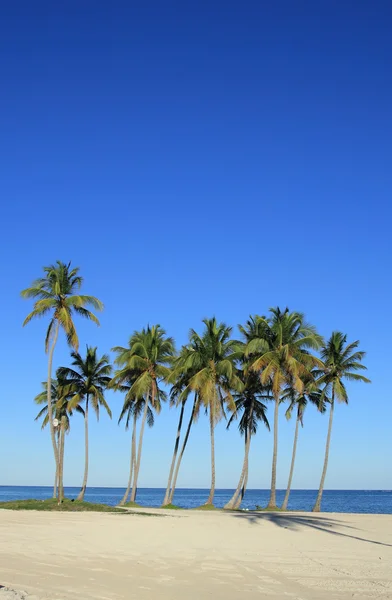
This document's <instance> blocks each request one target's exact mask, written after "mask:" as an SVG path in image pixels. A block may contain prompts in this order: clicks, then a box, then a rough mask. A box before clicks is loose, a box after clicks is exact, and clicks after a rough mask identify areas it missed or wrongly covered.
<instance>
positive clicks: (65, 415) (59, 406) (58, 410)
mask: <svg viewBox="0 0 392 600" xmlns="http://www.w3.org/2000/svg"><path fill="white" fill-rule="evenodd" d="M56 375H57V373H56ZM51 385H52V391H51V402H52V414H53V419H54V420H56V421H57V426H56V434H57V447H58V449H59V463H58V465H59V467H61V465H62V464H63V463H64V441H65V439H64V434H65V433H69V431H70V429H71V424H70V416H71V415H72V410H70V409H69V404H68V403H69V398H70V393H69V390H68V389H67V387H66V386H65V385H64V381H62V380H61V377H57V378H56V379H52V382H51ZM42 387H43V390H42V392H40V393H39V394H38V395H37V396H36V397H35V398H34V402H35V403H36V404H38V405H40V406H41V405H43V404H44V405H45V406H43V407H42V408H41V410H40V411H39V412H38V414H37V416H36V417H35V421H39V420H40V419H42V424H41V429H45V427H46V426H47V425H48V423H49V415H48V405H47V389H46V387H47V382H46V381H44V382H43V383H42ZM76 411H77V412H80V413H82V414H83V415H84V410H83V408H82V407H81V406H77V407H76ZM59 481H62V478H61V477H59V468H56V475H55V482H54V488H53V493H54V494H55V495H56V491H57V487H58V483H59ZM60 487H61V486H60ZM59 492H60V494H59V500H60V501H61V496H62V490H59Z"/></svg>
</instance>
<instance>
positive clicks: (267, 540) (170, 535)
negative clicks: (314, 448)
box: [0, 510, 392, 600]
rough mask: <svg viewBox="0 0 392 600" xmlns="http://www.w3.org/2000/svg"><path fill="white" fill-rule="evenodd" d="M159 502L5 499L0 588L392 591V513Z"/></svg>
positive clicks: (136, 595) (148, 592)
mask: <svg viewBox="0 0 392 600" xmlns="http://www.w3.org/2000/svg"><path fill="white" fill-rule="evenodd" d="M156 512H157V513H158V514H159V516H153V517H146V516H143V515H141V514H137V515H130V514H98V513H74V514H72V513H63V514H56V513H48V512H42V513H40V512H30V511H23V512H22V511H20V512H19V511H18V512H16V511H15V512H14V511H8V510H0V585H1V586H5V587H7V586H8V587H9V588H11V589H15V590H25V591H26V595H25V596H23V595H19V596H17V595H14V596H13V595H10V594H11V592H9V591H5V589H3V590H0V600H20V598H26V600H37V597H38V598H40V599H41V600H43V599H50V600H54V599H57V600H60V599H61V600H69V599H71V598H72V599H73V600H75V599H80V600H89V599H91V598H94V599H100V600H120V599H127V600H132V599H135V600H136V599H137V600H145V599H153V598H154V599H155V598H160V599H163V600H177V599H184V600H185V599H187V600H188V599H189V600H196V599H197V600H203V599H204V598H207V599H208V598H214V599H215V600H221V599H222V600H223V599H225V600H237V599H239V598H241V599H245V600H253V599H254V598H257V599H259V600H260V599H267V600H268V599H271V600H283V599H284V600H300V599H301V600H323V599H328V600H333V599H343V598H344V599H348V598H355V599H356V600H364V599H370V598H371V599H376V598H377V599H378V600H384V599H387V598H389V599H391V598H392V515H346V514H321V515H314V514H311V513H310V514H308V513H292V514H288V513H286V514H284V513H274V514H272V513H261V514H260V513H251V512H249V513H245V512H244V513H222V512H209V513H206V512H196V511H165V512H162V511H156ZM7 594H8V595H7ZM31 595H32V596H33V597H31Z"/></svg>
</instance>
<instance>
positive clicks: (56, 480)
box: [52, 427, 60, 498]
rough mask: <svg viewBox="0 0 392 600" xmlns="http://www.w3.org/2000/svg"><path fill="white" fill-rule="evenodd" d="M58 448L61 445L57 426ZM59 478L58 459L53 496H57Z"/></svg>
mask: <svg viewBox="0 0 392 600" xmlns="http://www.w3.org/2000/svg"><path fill="white" fill-rule="evenodd" d="M56 443H57V448H59V447H60V427H58V428H57V442H56ZM58 480H59V461H56V473H55V476H54V486H53V496H52V498H57V486H58Z"/></svg>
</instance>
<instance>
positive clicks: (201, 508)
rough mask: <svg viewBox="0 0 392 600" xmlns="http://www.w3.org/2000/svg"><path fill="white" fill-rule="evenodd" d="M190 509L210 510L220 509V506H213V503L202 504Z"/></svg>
mask: <svg viewBox="0 0 392 600" xmlns="http://www.w3.org/2000/svg"><path fill="white" fill-rule="evenodd" d="M192 510H204V511H211V510H220V511H221V510H222V509H221V508H216V506H214V505H213V504H202V505H201V506H196V508H193V509H192Z"/></svg>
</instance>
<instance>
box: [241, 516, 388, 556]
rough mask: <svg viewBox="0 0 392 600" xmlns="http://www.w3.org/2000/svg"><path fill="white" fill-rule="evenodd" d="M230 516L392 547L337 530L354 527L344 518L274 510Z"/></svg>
mask: <svg viewBox="0 0 392 600" xmlns="http://www.w3.org/2000/svg"><path fill="white" fill-rule="evenodd" d="M231 514H232V516H233V517H234V518H236V519H245V520H246V521H248V522H249V523H254V524H255V523H262V522H263V521H264V522H266V521H268V522H270V523H273V524H274V525H276V526H277V527H282V528H283V529H290V530H291V531H300V530H301V528H304V527H305V528H306V527H308V528H310V529H317V530H318V531H323V532H324V533H329V534H331V535H337V536H341V537H346V538H351V539H353V540H359V541H360V542H368V543H369V544H377V545H379V546H389V547H390V548H392V544H386V543H385V542H377V541H376V540H369V539H368V538H363V537H359V536H356V535H351V534H349V533H344V532H342V531H337V530H336V528H337V527H339V528H341V527H344V528H345V529H356V528H355V527H352V526H351V525H347V524H346V523H345V522H344V520H339V519H334V518H326V517H321V516H312V515H301V514H295V513H289V512H287V513H278V512H276V513H274V512H255V511H253V512H251V511H249V512H232V513H231Z"/></svg>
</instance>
